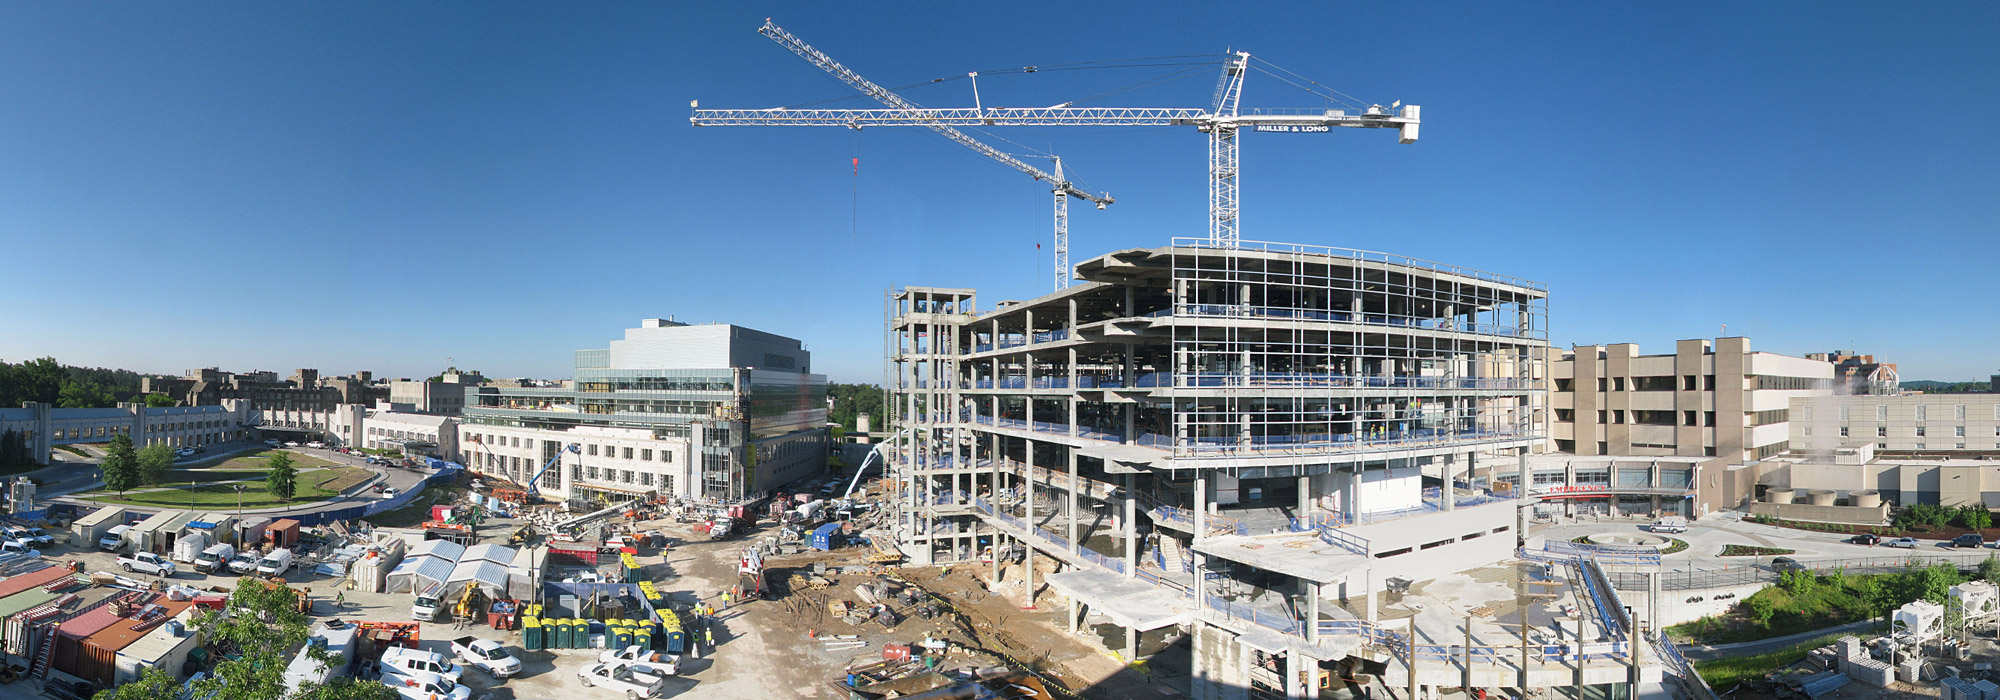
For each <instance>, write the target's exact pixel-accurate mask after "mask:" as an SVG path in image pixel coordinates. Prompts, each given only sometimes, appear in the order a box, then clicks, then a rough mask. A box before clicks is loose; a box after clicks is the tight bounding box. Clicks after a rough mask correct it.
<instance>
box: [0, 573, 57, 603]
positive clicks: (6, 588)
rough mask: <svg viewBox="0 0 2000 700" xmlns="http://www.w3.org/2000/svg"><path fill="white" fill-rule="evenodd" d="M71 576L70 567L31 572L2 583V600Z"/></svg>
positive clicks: (0, 592)
mask: <svg viewBox="0 0 2000 700" xmlns="http://www.w3.org/2000/svg"><path fill="white" fill-rule="evenodd" d="M68 575H70V571H69V567H68V566H51V567H49V568H46V569H42V570H41V571H30V572H28V573H25V574H21V575H19V576H13V577H9V578H8V579H7V580H4V581H0V598H5V597H7V596H10V595H14V594H16V593H20V592H21V591H25V590H28V589H30V588H40V587H42V586H45V585H48V583H49V582H50V581H54V580H56V579H59V578H62V577H64V576H68Z"/></svg>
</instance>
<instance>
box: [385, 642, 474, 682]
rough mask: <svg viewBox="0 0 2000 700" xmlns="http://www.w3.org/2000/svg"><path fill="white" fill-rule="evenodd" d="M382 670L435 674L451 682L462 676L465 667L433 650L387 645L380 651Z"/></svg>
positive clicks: (407, 674) (418, 674)
mask: <svg viewBox="0 0 2000 700" xmlns="http://www.w3.org/2000/svg"><path fill="white" fill-rule="evenodd" d="M382 672H383V673H394V674H397V675H403V676H412V677H418V676H423V675H425V674H436V675H438V676H440V677H442V678H444V679H446V680H449V681H451V682H453V683H457V682H458V681H459V679H460V678H462V677H464V675H465V669H463V668H461V667H459V665H458V664H455V663H452V662H451V659H449V658H446V657H445V655H443V654H439V653H437V652H435V651H424V650H421V649H411V648H409V647H389V648H388V649H384V650H383V651H382Z"/></svg>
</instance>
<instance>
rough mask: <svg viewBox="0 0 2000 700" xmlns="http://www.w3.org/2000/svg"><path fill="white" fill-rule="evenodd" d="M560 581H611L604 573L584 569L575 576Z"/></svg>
mask: <svg viewBox="0 0 2000 700" xmlns="http://www.w3.org/2000/svg"><path fill="white" fill-rule="evenodd" d="M562 582H563V583H610V582H611V581H610V579H606V578H604V574H600V573H597V572H595V571H585V572H582V573H579V574H577V575H575V576H571V577H569V578H566V579H563V580H562Z"/></svg>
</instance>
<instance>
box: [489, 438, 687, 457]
mask: <svg viewBox="0 0 2000 700" xmlns="http://www.w3.org/2000/svg"><path fill="white" fill-rule="evenodd" d="M470 439H471V441H472V442H477V443H479V444H482V445H488V446H492V447H521V448H525V449H529V450H532V449H535V439H534V438H523V437H519V436H511V437H510V436H501V435H483V434H478V433H474V434H472V435H471V436H470ZM583 449H584V454H587V455H590V456H592V457H598V456H603V457H611V458H614V459H618V458H621V457H620V453H621V451H622V453H623V455H624V456H623V457H622V459H637V460H638V461H641V462H654V461H658V462H662V463H665V464H673V463H674V453H673V451H672V450H653V449H650V448H631V447H620V446H617V445H598V444H596V443H591V444H588V445H584V446H583ZM635 455H636V456H635ZM656 456H657V457H658V459H654V458H655V457H656Z"/></svg>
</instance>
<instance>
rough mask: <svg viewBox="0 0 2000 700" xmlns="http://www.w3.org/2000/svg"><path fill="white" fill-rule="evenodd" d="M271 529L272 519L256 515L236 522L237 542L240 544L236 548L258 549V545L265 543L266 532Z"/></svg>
mask: <svg viewBox="0 0 2000 700" xmlns="http://www.w3.org/2000/svg"><path fill="white" fill-rule="evenodd" d="M269 527H271V519H270V518H260V517H257V516H254V515H252V516H245V517H244V518H243V519H242V520H238V521H236V542H237V543H238V545H237V547H236V548H237V549H246V548H247V549H256V548H257V544H258V543H260V542H263V541H264V530H265V529H267V528H269Z"/></svg>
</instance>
